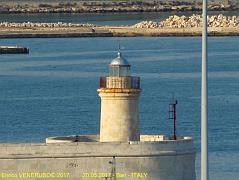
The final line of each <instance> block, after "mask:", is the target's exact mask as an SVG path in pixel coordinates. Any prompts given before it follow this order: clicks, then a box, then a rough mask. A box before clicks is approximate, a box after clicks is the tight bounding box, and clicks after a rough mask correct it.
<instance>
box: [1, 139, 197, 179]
mask: <svg viewBox="0 0 239 180" xmlns="http://www.w3.org/2000/svg"><path fill="white" fill-rule="evenodd" d="M144 139H145V140H147V139H152V138H147V137H145V136H144ZM154 139H155V137H154ZM158 140H160V139H158ZM194 161H195V151H194V148H193V141H192V139H186V138H185V139H182V140H177V141H172V140H162V141H140V142H139V141H138V142H137V141H135V142H133V141H132V142H125V143H119V142H110V143H100V142H76V143H68V144H65V143H60V144H59V143H58V144H0V172H1V173H2V175H5V176H7V175H8V176H10V175H11V176H17V178H15V179H21V178H20V176H24V177H26V176H31V178H32V179H39V178H37V176H43V175H44V176H45V177H46V178H45V179H49V178H50V179H70V180H79V179H114V178H113V177H112V176H114V175H115V176H116V177H117V179H126V180H132V179H139V178H140V179H148V180H195V167H194ZM3 173H5V174H3ZM37 173H38V174H37ZM44 173H45V174H44ZM34 176H35V178H34ZM3 179H4V178H3ZM7 179H9V178H7ZM28 179H29V178H28ZM43 179H44V178H43Z"/></svg>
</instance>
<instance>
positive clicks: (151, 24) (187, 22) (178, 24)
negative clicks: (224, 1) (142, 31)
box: [133, 14, 239, 28]
mask: <svg viewBox="0 0 239 180" xmlns="http://www.w3.org/2000/svg"><path fill="white" fill-rule="evenodd" d="M208 26H209V27H224V28H227V27H239V16H223V15H222V14H219V15H218V16H208ZM133 27H134V28H164V27H167V28H192V27H202V16H201V15H195V14H194V15H192V16H176V15H174V16H170V17H169V18H167V19H165V20H163V21H161V22H155V21H142V22H140V23H137V24H135V25H133Z"/></svg>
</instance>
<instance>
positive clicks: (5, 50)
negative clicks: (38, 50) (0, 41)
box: [0, 46, 29, 54]
mask: <svg viewBox="0 0 239 180" xmlns="http://www.w3.org/2000/svg"><path fill="white" fill-rule="evenodd" d="M0 54H29V49H28V48H26V47H21V46H0Z"/></svg>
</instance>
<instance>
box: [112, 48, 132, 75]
mask: <svg viewBox="0 0 239 180" xmlns="http://www.w3.org/2000/svg"><path fill="white" fill-rule="evenodd" d="M109 76H130V64H129V62H128V61H127V60H126V59H125V58H124V57H123V56H122V53H121V52H120V51H118V57H117V58H115V59H113V60H112V61H111V63H110V64H109Z"/></svg>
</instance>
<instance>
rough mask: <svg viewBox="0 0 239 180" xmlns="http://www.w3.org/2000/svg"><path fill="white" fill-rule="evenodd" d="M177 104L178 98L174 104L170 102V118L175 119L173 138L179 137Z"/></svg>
mask: <svg viewBox="0 0 239 180" xmlns="http://www.w3.org/2000/svg"><path fill="white" fill-rule="evenodd" d="M177 104H178V101H177V100H175V101H174V102H173V103H172V104H169V119H173V140H176V139H177V135H176V119H177V116H176V115H177V113H176V110H177V109H176V105H177Z"/></svg>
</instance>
